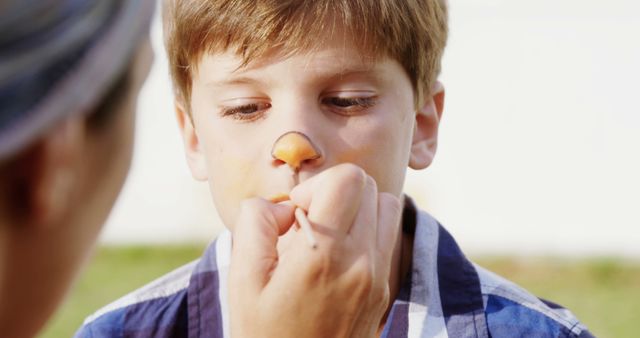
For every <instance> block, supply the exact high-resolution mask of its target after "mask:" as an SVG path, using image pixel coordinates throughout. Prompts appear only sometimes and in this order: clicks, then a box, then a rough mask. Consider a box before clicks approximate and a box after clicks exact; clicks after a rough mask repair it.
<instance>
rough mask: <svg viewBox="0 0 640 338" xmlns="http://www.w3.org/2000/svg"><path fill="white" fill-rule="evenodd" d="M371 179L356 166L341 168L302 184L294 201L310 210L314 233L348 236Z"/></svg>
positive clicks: (293, 196)
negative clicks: (368, 181)
mask: <svg viewBox="0 0 640 338" xmlns="http://www.w3.org/2000/svg"><path fill="white" fill-rule="evenodd" d="M366 180H367V175H366V173H365V172H364V170H362V169H361V168H359V167H357V166H355V165H353V164H347V163H345V164H340V165H337V166H335V167H332V168H329V169H327V170H325V171H323V172H322V173H320V174H318V175H316V176H314V177H312V178H310V179H308V180H306V181H304V182H302V183H301V184H299V185H298V186H296V187H295V188H294V189H293V190H292V191H291V193H290V198H291V201H292V202H293V203H294V204H295V205H297V206H299V207H301V208H302V209H305V210H307V216H308V218H309V221H310V222H311V224H313V226H314V230H315V231H316V232H318V233H320V234H321V235H336V236H344V235H346V234H347V233H348V232H349V230H350V229H351V225H352V224H353V221H354V220H355V217H356V215H357V213H358V208H359V206H360V203H361V199H362V195H363V190H364V187H365V184H366Z"/></svg>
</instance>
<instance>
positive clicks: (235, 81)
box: [205, 66, 380, 87]
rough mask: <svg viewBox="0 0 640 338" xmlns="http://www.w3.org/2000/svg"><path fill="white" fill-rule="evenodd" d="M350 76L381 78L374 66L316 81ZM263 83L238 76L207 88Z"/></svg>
mask: <svg viewBox="0 0 640 338" xmlns="http://www.w3.org/2000/svg"><path fill="white" fill-rule="evenodd" d="M349 76H363V77H367V78H370V79H372V80H374V81H376V82H377V81H378V80H379V78H380V76H379V75H378V74H376V73H375V67H374V66H359V67H352V68H346V67H345V68H342V69H341V70H339V71H337V72H332V71H327V72H320V73H319V74H317V76H316V77H315V78H316V80H320V81H333V80H338V79H341V78H345V77H349ZM256 83H262V81H261V80H260V79H258V78H254V77H251V76H236V77H231V78H227V79H222V80H219V81H215V80H212V81H209V82H207V83H205V85H206V86H207V87H224V86H234V85H248V84H256Z"/></svg>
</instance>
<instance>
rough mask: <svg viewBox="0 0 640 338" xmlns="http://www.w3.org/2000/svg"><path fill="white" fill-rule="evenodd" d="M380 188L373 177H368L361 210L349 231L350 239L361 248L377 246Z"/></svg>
mask: <svg viewBox="0 0 640 338" xmlns="http://www.w3.org/2000/svg"><path fill="white" fill-rule="evenodd" d="M378 204H379V203H378V187H377V185H376V181H375V180H374V179H373V177H371V176H367V178H366V183H365V186H364V189H363V192H362V198H361V203H360V209H359V210H358V213H357V215H356V218H355V221H354V222H353V225H352V226H351V230H350V231H349V235H350V237H351V238H352V239H353V241H354V242H355V243H359V244H361V247H368V248H374V247H375V246H376V238H377V237H378V236H377V229H378Z"/></svg>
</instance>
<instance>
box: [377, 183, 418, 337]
mask: <svg viewBox="0 0 640 338" xmlns="http://www.w3.org/2000/svg"><path fill="white" fill-rule="evenodd" d="M403 199H404V208H403V212H402V220H401V221H400V222H401V224H400V227H398V231H399V232H400V233H399V234H398V237H397V240H396V244H395V245H394V248H393V257H392V258H391V270H390V274H389V296H390V298H389V305H388V306H387V311H386V312H385V314H384V317H382V321H381V322H380V327H379V328H378V336H381V335H382V331H383V330H384V326H385V324H386V323H387V320H388V318H389V313H390V312H391V308H392V307H393V303H394V301H395V300H396V298H398V294H399V293H400V288H401V287H402V285H403V284H404V283H405V279H406V278H407V276H408V274H409V272H410V269H411V263H412V258H413V240H414V234H415V226H416V210H415V206H414V204H413V201H412V200H411V199H410V198H409V197H406V196H405V197H404V198H403Z"/></svg>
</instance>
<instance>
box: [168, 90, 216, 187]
mask: <svg viewBox="0 0 640 338" xmlns="http://www.w3.org/2000/svg"><path fill="white" fill-rule="evenodd" d="M175 106H176V117H177V119H178V127H180V133H181V134H182V140H183V141H184V151H185V155H186V158H187V164H188V165H189V168H190V169H191V175H193V178H195V179H196V180H199V181H206V180H207V178H208V175H207V164H206V161H205V157H204V154H203V153H202V147H201V146H200V139H199V138H198V134H197V133H196V128H195V127H194V125H193V119H192V118H191V116H189V113H188V112H187V111H186V110H185V109H184V106H183V105H182V103H180V102H177V101H176V105H175Z"/></svg>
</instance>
